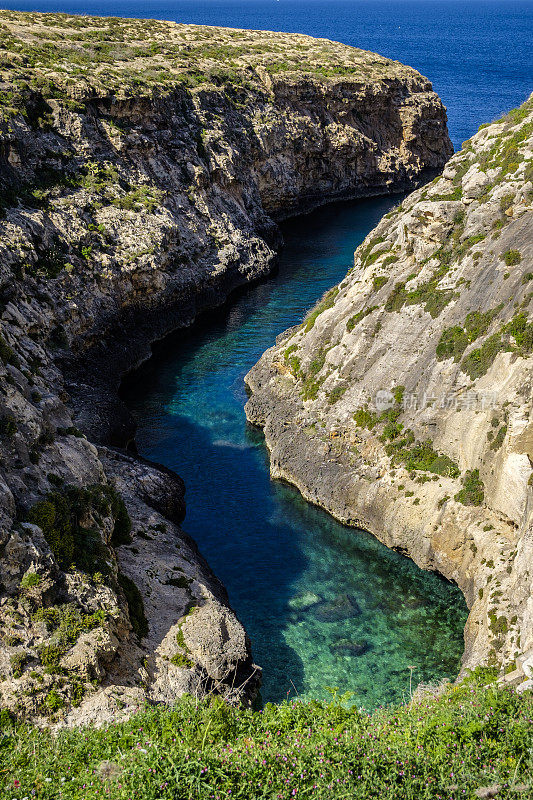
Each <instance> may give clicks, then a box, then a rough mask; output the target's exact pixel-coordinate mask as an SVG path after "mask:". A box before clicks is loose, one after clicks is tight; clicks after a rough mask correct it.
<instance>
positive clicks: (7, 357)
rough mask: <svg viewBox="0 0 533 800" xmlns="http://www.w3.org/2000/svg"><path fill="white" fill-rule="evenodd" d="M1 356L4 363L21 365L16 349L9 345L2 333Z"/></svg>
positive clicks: (0, 336)
mask: <svg viewBox="0 0 533 800" xmlns="http://www.w3.org/2000/svg"><path fill="white" fill-rule="evenodd" d="M0 358H1V359H2V361H3V362H4V364H12V365H13V366H14V367H18V366H20V362H19V358H18V356H17V355H16V353H15V352H14V350H13V349H12V348H11V347H10V346H9V345H8V343H7V342H6V340H5V339H4V337H3V336H2V335H1V334H0Z"/></svg>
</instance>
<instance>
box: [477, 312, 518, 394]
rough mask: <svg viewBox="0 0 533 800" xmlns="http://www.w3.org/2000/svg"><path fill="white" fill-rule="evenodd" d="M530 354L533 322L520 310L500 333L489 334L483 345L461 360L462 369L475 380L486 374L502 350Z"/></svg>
mask: <svg viewBox="0 0 533 800" xmlns="http://www.w3.org/2000/svg"><path fill="white" fill-rule="evenodd" d="M504 351H507V352H511V353H517V355H521V356H528V355H530V353H532V352H533V322H529V321H528V318H527V316H526V314H525V313H524V312H518V313H517V314H515V316H514V317H513V318H512V319H511V320H510V321H509V322H508V323H507V324H506V325H503V326H502V327H501V328H500V331H499V332H498V333H494V334H492V336H489V337H488V338H487V339H485V341H484V342H483V344H482V345H481V347H479V348H476V349H475V350H472V351H471V352H470V353H468V355H466V356H465V357H464V358H463V360H462V361H461V369H462V370H463V372H465V373H466V374H467V375H469V376H470V378H472V380H474V379H475V378H478V377H480V376H481V375H485V374H486V373H487V371H488V370H489V368H490V366H491V365H492V363H493V361H494V359H495V358H496V356H497V355H498V353H501V352H504Z"/></svg>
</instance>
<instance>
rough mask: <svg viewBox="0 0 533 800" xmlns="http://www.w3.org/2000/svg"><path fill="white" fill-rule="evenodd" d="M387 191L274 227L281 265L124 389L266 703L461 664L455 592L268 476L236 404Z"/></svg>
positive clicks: (371, 692)
mask: <svg viewBox="0 0 533 800" xmlns="http://www.w3.org/2000/svg"><path fill="white" fill-rule="evenodd" d="M395 202H397V199H394V198H387V199H383V198H382V199H377V200H376V199H373V200H365V201H356V202H351V203H344V204H333V205H330V206H327V207H324V208H322V209H319V210H317V211H315V212H313V213H312V214H309V215H307V216H303V217H299V218H297V219H294V220H292V221H289V222H287V223H285V224H284V225H283V233H284V237H285V248H284V250H283V253H282V257H281V262H280V268H279V274H278V275H276V276H274V277H272V278H271V279H269V280H267V281H266V282H264V283H262V284H261V285H259V286H256V287H254V288H252V289H250V290H248V291H247V292H246V293H244V294H242V295H240V296H239V297H238V298H236V299H234V300H233V302H231V304H229V305H228V306H227V307H226V308H224V309H221V310H219V311H217V312H210V313H209V315H206V316H204V317H203V318H202V319H201V320H200V321H199V322H198V324H197V325H195V326H194V327H193V328H192V329H190V330H188V331H181V332H178V333H177V334H176V335H174V336H173V337H170V338H168V339H166V340H165V341H164V342H163V343H161V344H160V345H159V346H157V348H156V350H155V353H154V357H153V358H152V359H151V360H150V362H148V363H147V364H146V365H145V366H144V367H143V368H142V369H141V370H140V371H139V372H137V374H136V375H135V376H134V378H133V379H132V380H130V381H129V382H128V384H127V386H125V387H124V393H123V396H124V398H125V399H126V401H127V402H128V404H129V406H130V408H131V409H132V410H133V412H134V414H135V416H136V418H137V421H138V425H139V428H138V434H137V445H138V449H139V451H140V453H141V454H142V455H144V456H146V457H147V458H150V459H153V460H155V461H158V462H160V463H162V464H165V465H166V466H168V467H170V468H172V469H174V470H175V471H176V472H178V473H179V474H180V475H181V476H182V477H183V478H184V480H185V484H186V487H187V498H186V499H187V517H186V520H185V524H184V527H185V529H186V530H187V532H188V533H190V534H191V535H192V536H193V537H194V539H195V540H196V541H197V542H198V545H199V547H200V550H201V551H202V553H203V554H204V556H205V557H206V558H207V560H208V561H209V563H210V565H211V566H212V568H213V569H214V571H215V572H216V574H217V575H218V576H219V577H220V579H221V580H222V581H223V583H224V584H225V585H226V587H227V589H228V592H229V596H230V601H231V603H232V606H233V607H234V608H235V610H236V611H237V613H238V615H239V617H240V619H241V620H242V621H243V623H244V624H245V626H246V628H247V630H248V632H249V634H250V637H251V639H252V644H253V652H254V657H255V659H256V661H257V663H259V664H260V665H261V666H262V667H263V670H264V684H263V689H262V697H263V699H264V700H265V701H268V700H270V701H280V700H282V699H284V698H286V697H290V698H294V697H296V696H299V697H300V698H303V699H310V698H325V697H326V696H327V691H326V689H325V687H327V686H338V687H339V688H340V689H341V690H342V691H343V692H344V691H353V692H354V693H355V694H354V698H353V699H354V702H357V703H358V704H359V705H364V706H366V707H367V708H372V707H375V706H377V705H381V704H385V703H390V702H394V701H399V700H402V699H404V698H405V697H406V696H407V695H408V692H409V676H410V667H414V668H415V669H414V670H413V682H414V683H417V682H419V681H422V680H423V681H430V680H439V679H441V678H443V677H450V678H453V677H454V676H455V675H456V674H457V671H458V667H459V661H460V657H461V653H462V647H463V636H462V630H463V626H464V623H465V620H466V615H467V610H466V606H465V603H464V600H463V598H462V595H461V594H460V592H459V591H458V589H457V588H456V587H454V586H451V585H450V584H448V583H446V582H445V581H444V580H443V579H441V578H440V577H438V576H436V575H433V574H429V573H425V572H422V571H421V570H419V569H418V568H417V567H416V566H415V565H414V564H413V563H412V562H411V561H410V560H409V559H407V558H404V557H402V556H400V555H398V554H397V553H393V552H391V551H389V550H387V549H386V548H385V547H383V545H381V544H380V543H379V542H377V541H376V540H375V539H374V538H373V537H372V536H370V535H369V534H367V533H365V532H363V531H358V530H354V529H349V528H346V527H344V526H342V525H340V524H339V523H337V522H336V521H335V520H333V519H332V518H330V517H329V516H328V515H327V514H325V513H324V512H322V511H321V510H320V509H317V508H314V507H313V506H310V505H309V504H307V503H306V502H305V501H303V500H302V498H301V497H300V496H299V494H298V493H297V492H296V491H295V490H294V489H292V488H291V487H288V486H285V485H282V484H280V483H275V482H272V481H270V480H269V473H268V456H267V452H266V449H265V446H264V444H263V439H262V435H261V434H260V433H259V432H258V431H256V430H253V429H251V428H250V426H248V425H247V424H246V420H245V416H244V411H243V407H244V403H245V401H246V393H245V388H244V384H243V377H244V375H245V374H246V372H247V371H248V370H249V369H250V367H251V366H252V365H253V364H254V363H255V362H256V361H257V359H258V358H259V356H260V355H261V353H262V352H263V351H264V350H265V349H266V348H268V347H269V346H271V345H272V344H273V342H274V339H275V337H276V335H277V334H278V333H279V332H280V331H282V330H284V329H285V328H287V327H288V326H290V325H293V324H295V323H296V322H298V321H300V320H301V319H302V317H303V316H304V314H305V312H306V310H307V309H308V308H309V307H310V306H312V305H313V303H314V302H315V300H316V299H317V298H318V297H320V296H321V295H322V294H323V292H324V291H325V290H326V289H328V288H329V287H330V286H331V285H332V284H334V283H336V282H338V281H339V280H341V279H342V278H343V277H344V275H345V274H346V272H347V270H348V269H349V267H350V265H351V263H352V260H353V251H354V250H355V248H356V247H357V245H358V244H359V243H360V242H361V241H362V239H363V238H364V236H365V235H366V234H367V233H368V231H370V230H371V229H372V228H373V227H374V226H375V225H376V223H377V222H378V220H379V219H380V218H381V216H382V215H383V214H384V213H385V212H386V211H388V210H389V208H390V207H391V206H392V205H394V204H395Z"/></svg>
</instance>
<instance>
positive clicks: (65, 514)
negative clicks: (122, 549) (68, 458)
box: [28, 484, 131, 574]
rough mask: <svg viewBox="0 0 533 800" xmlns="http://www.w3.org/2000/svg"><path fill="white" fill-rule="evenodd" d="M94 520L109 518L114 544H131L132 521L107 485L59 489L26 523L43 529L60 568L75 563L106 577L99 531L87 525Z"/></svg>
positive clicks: (37, 506) (106, 556) (32, 511)
mask: <svg viewBox="0 0 533 800" xmlns="http://www.w3.org/2000/svg"><path fill="white" fill-rule="evenodd" d="M94 517H96V518H98V517H101V518H104V517H112V519H113V521H114V527H113V534H112V537H111V538H112V543H113V544H117V545H118V544H125V543H129V542H130V541H131V539H130V536H129V534H130V530H131V520H130V518H129V515H128V512H127V510H126V506H125V504H124V501H123V500H122V498H121V497H120V495H119V494H118V492H117V491H116V490H115V489H114V488H113V487H112V486H109V485H102V484H95V485H94V486H89V487H88V488H86V489H78V488H76V487H73V486H70V487H66V488H59V486H58V489H57V490H55V491H52V492H49V493H48V494H47V495H46V497H45V498H44V500H41V501H39V502H38V503H36V504H35V505H34V506H32V508H31V509H30V511H29V513H28V521H29V522H33V523H34V524H35V525H39V527H40V528H41V529H42V531H43V535H44V538H45V539H46V541H47V542H48V544H49V546H50V549H51V550H52V552H53V554H54V556H55V557H56V559H57V561H58V564H59V566H60V567H61V568H62V569H64V570H66V569H69V568H70V567H71V565H73V564H74V565H75V566H77V567H79V568H81V569H85V570H86V571H88V572H90V573H93V572H96V571H98V572H102V573H104V574H109V566H108V564H107V560H108V559H109V553H108V551H107V548H106V545H105V542H104V541H103V539H102V535H101V531H99V529H98V528H97V527H95V526H94V525H89V523H90V519H91V518H94ZM87 525H89V527H87Z"/></svg>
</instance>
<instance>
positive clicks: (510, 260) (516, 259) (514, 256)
mask: <svg viewBox="0 0 533 800" xmlns="http://www.w3.org/2000/svg"><path fill="white" fill-rule="evenodd" d="M502 258H503V260H504V261H505V263H506V264H507V266H508V267H515V266H516V265H517V264H520V262H521V261H522V256H521V255H520V252H519V251H518V250H506V251H505V253H503V255H502Z"/></svg>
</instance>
